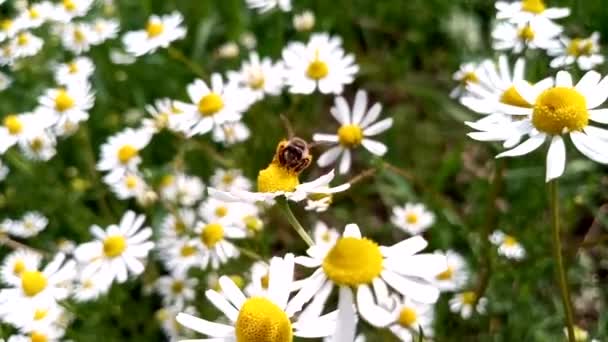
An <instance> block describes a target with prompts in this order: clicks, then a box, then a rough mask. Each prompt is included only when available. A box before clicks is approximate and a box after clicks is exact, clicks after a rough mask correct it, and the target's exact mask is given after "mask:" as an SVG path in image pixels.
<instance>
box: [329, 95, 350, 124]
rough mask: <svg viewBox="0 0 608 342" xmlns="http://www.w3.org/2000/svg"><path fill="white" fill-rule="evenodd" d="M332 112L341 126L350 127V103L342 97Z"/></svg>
mask: <svg viewBox="0 0 608 342" xmlns="http://www.w3.org/2000/svg"><path fill="white" fill-rule="evenodd" d="M330 112H331V114H332V115H333V116H334V118H336V120H338V122H339V123H340V124H341V125H348V124H349V123H350V110H349V109H348V103H346V100H345V99H344V98H343V97H342V96H338V97H337V98H336V100H335V106H334V107H332V108H331V109H330Z"/></svg>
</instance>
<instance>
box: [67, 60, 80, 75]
mask: <svg viewBox="0 0 608 342" xmlns="http://www.w3.org/2000/svg"><path fill="white" fill-rule="evenodd" d="M68 72H69V73H70V74H75V73H77V72H78V63H76V62H71V63H70V64H68Z"/></svg>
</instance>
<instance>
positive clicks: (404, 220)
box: [391, 203, 435, 235]
mask: <svg viewBox="0 0 608 342" xmlns="http://www.w3.org/2000/svg"><path fill="white" fill-rule="evenodd" d="M391 222H392V223H393V224H394V225H395V226H397V227H398V228H399V229H401V230H403V231H404V232H406V233H408V234H410V235H418V234H422V233H423V232H425V231H426V230H427V229H429V228H430V227H431V226H432V225H433V223H435V214H433V213H432V212H431V211H428V210H427V209H426V206H425V205H424V204H422V203H406V204H405V205H404V206H403V207H399V206H397V207H393V216H391Z"/></svg>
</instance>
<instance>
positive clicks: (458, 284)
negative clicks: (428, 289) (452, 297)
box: [433, 250, 469, 292]
mask: <svg viewBox="0 0 608 342" xmlns="http://www.w3.org/2000/svg"><path fill="white" fill-rule="evenodd" d="M435 253H436V254H438V255H443V256H445V258H446V262H447V268H446V269H445V270H443V271H442V272H441V273H438V274H437V275H436V276H435V278H434V279H433V283H434V284H435V285H436V286H437V287H438V288H439V290H440V291H442V292H447V291H457V290H460V289H462V287H463V286H464V285H466V283H467V281H468V280H469V269H468V266H467V262H466V260H465V259H464V258H463V257H462V255H460V254H458V253H456V252H455V251H452V250H447V251H445V252H442V251H436V252H435Z"/></svg>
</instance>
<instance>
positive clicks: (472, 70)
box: [450, 62, 489, 99]
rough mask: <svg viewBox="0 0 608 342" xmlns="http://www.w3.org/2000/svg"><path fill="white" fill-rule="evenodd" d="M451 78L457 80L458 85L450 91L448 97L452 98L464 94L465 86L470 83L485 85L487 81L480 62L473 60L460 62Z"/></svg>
mask: <svg viewBox="0 0 608 342" xmlns="http://www.w3.org/2000/svg"><path fill="white" fill-rule="evenodd" d="M452 79H453V80H454V81H456V82H458V86H457V87H456V88H454V89H452V91H451V92H450V97H451V98H453V99H455V98H459V97H461V96H463V95H465V94H466V90H467V87H468V86H469V85H471V84H479V85H485V84H487V83H489V82H488V79H487V74H486V73H485V70H483V68H482V65H481V63H473V62H468V63H464V64H462V65H461V66H460V68H459V69H458V71H456V72H455V73H454V75H453V76H452Z"/></svg>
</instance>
